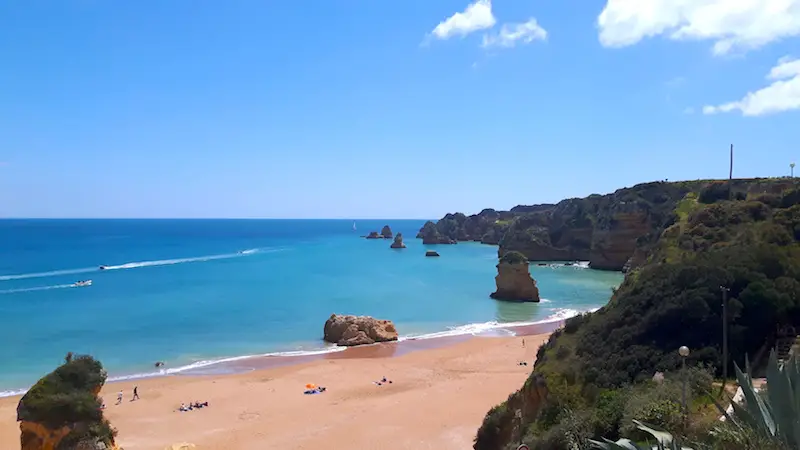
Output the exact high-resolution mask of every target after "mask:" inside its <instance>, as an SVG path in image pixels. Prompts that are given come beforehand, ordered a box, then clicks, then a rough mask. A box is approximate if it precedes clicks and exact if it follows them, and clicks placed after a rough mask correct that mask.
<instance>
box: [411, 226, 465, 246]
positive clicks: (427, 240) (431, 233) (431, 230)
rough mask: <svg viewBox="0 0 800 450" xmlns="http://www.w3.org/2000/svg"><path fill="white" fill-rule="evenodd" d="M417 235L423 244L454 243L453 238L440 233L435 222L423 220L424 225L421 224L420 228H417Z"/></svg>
mask: <svg viewBox="0 0 800 450" xmlns="http://www.w3.org/2000/svg"><path fill="white" fill-rule="evenodd" d="M417 237H418V238H422V243H423V244H425V245H434V244H455V243H456V240H455V239H451V238H449V237H447V236H445V235H443V234H441V233H440V232H439V230H438V229H437V228H436V224H435V223H433V222H431V221H428V222H425V225H423V227H422V229H421V230H419V234H417Z"/></svg>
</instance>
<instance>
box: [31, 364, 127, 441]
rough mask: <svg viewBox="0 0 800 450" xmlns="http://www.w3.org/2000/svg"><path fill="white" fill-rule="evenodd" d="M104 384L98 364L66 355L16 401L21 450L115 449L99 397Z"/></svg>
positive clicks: (103, 373) (109, 426)
mask: <svg viewBox="0 0 800 450" xmlns="http://www.w3.org/2000/svg"><path fill="white" fill-rule="evenodd" d="M105 381H106V372H105V370H103V366H102V364H100V362H99V361H97V360H95V359H94V358H92V357H91V356H76V357H73V355H72V354H71V353H70V354H68V355H67V358H66V360H65V362H64V364H62V365H61V366H59V367H58V368H56V370H54V371H53V372H51V373H49V374H47V375H45V376H44V377H43V378H42V379H41V380H39V381H38V382H37V383H36V384H35V385H34V386H33V387H32V388H30V390H28V392H27V393H26V394H25V395H24V396H23V397H22V399H20V401H19V404H18V405H17V421H18V422H19V423H20V424H19V428H20V432H21V436H20V447H19V448H20V449H22V450H55V449H78V448H86V449H95V448H101V449H109V450H115V449H119V447H118V446H117V445H116V443H115V442H114V432H113V429H112V427H111V424H109V422H108V420H106V419H105V418H104V417H103V410H102V409H101V408H100V406H101V404H102V402H101V400H100V398H99V397H98V396H97V395H98V393H99V392H100V389H101V388H102V387H103V384H104V383H105Z"/></svg>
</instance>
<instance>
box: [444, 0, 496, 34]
mask: <svg viewBox="0 0 800 450" xmlns="http://www.w3.org/2000/svg"><path fill="white" fill-rule="evenodd" d="M495 23H497V20H496V19H495V18H494V14H492V2H491V0H476V1H475V3H472V4H470V5H469V6H467V8H466V9H465V10H464V11H463V12H458V13H455V14H453V15H452V16H450V17H448V18H447V19H445V20H443V21H442V22H440V23H439V25H436V28H434V29H433V32H431V34H432V35H433V36H434V37H436V38H437V39H450V38H451V37H453V36H466V35H468V34H470V33H473V32H475V31H480V30H485V29H488V28H492V27H493V26H494V24H495Z"/></svg>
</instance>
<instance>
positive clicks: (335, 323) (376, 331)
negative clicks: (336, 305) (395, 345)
mask: <svg viewBox="0 0 800 450" xmlns="http://www.w3.org/2000/svg"><path fill="white" fill-rule="evenodd" d="M323 333H324V339H325V341H327V342H330V343H332V344H336V345H340V346H346V347H352V346H355V345H365V344H374V343H376V342H389V341H396V340H397V337H398V336H397V329H396V328H395V326H394V323H392V321H391V320H379V319H375V318H372V317H369V316H345V315H339V314H332V315H331V317H329V318H328V320H327V321H325V328H324V330H323Z"/></svg>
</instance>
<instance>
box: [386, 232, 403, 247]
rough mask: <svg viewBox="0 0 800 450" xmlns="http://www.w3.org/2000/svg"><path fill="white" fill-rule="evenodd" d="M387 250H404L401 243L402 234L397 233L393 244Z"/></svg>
mask: <svg viewBox="0 0 800 450" xmlns="http://www.w3.org/2000/svg"><path fill="white" fill-rule="evenodd" d="M389 248H406V244H404V243H403V233H397V236H395V237H394V242H392V245H390V246H389Z"/></svg>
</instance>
